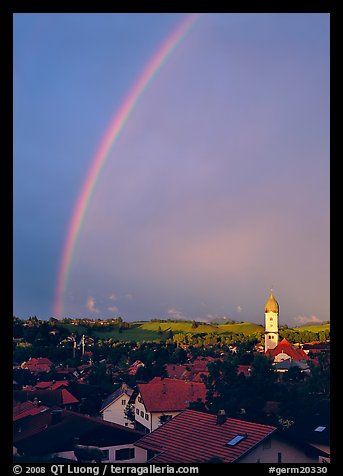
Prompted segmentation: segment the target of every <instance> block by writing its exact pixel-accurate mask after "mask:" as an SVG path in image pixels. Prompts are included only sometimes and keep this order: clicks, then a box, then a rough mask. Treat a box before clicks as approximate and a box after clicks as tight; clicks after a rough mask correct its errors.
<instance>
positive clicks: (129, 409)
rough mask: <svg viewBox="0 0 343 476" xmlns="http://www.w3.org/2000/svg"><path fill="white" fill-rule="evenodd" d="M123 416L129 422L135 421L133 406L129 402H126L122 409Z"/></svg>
mask: <svg viewBox="0 0 343 476" xmlns="http://www.w3.org/2000/svg"><path fill="white" fill-rule="evenodd" d="M124 415H125V416H124V418H126V420H129V422H131V423H134V422H135V407H134V405H132V404H131V403H128V404H127V405H126V407H125V409H124Z"/></svg>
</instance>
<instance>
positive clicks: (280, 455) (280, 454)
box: [277, 453, 282, 463]
mask: <svg viewBox="0 0 343 476" xmlns="http://www.w3.org/2000/svg"><path fill="white" fill-rule="evenodd" d="M277 462H278V463H282V453H278V454H277Z"/></svg>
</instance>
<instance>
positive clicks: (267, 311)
mask: <svg viewBox="0 0 343 476" xmlns="http://www.w3.org/2000/svg"><path fill="white" fill-rule="evenodd" d="M264 322H265V329H264V331H265V332H264V351H265V352H267V350H268V349H274V347H276V346H277V345H278V343H279V304H278V302H277V300H276V299H275V297H274V296H273V292H272V291H271V292H270V296H269V299H268V301H267V302H266V305H265V307H264Z"/></svg>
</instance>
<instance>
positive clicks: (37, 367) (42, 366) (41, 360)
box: [22, 357, 52, 372]
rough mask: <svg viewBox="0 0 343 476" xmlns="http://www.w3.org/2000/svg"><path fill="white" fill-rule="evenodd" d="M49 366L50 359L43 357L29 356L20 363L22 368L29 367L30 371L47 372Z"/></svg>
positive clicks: (50, 364) (50, 363)
mask: <svg viewBox="0 0 343 476" xmlns="http://www.w3.org/2000/svg"><path fill="white" fill-rule="evenodd" d="M51 366H52V362H51V360H49V359H47V358H45V357H38V359H36V358H31V359H29V360H28V361H26V362H24V363H23V364H22V368H24V369H29V371H30V372H49V371H50V367H51Z"/></svg>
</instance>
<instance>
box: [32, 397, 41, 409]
mask: <svg viewBox="0 0 343 476" xmlns="http://www.w3.org/2000/svg"><path fill="white" fill-rule="evenodd" d="M40 403H42V402H40V401H39V399H38V397H35V398H34V399H33V404H34V406H35V407H38V406H39V405H40Z"/></svg>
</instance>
